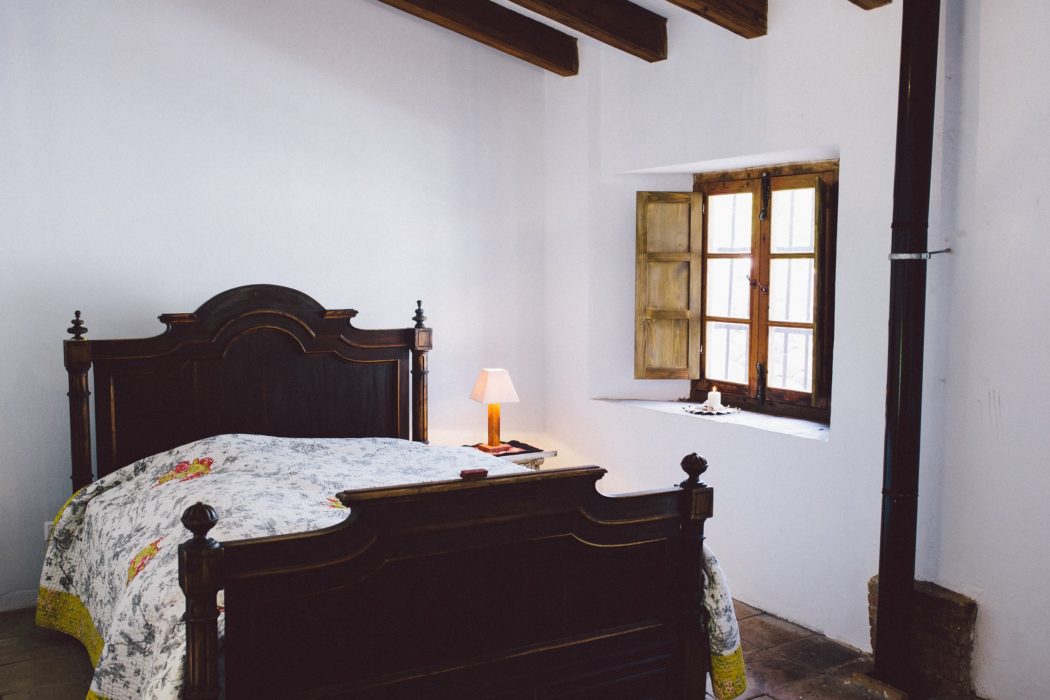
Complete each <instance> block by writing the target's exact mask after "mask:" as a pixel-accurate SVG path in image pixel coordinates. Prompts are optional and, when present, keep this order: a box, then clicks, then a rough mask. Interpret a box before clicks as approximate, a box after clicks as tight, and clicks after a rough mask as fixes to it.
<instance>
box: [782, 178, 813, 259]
mask: <svg viewBox="0 0 1050 700" xmlns="http://www.w3.org/2000/svg"><path fill="white" fill-rule="evenodd" d="M816 197H817V190H816V189H814V188H812V187H807V188H805V189H801V190H774V191H773V215H772V217H771V218H772V222H771V223H772V226H773V252H774V253H812V252H813V238H814V234H813V231H814V225H813V223H814V222H813V217H814V211H815V208H816V205H817V200H816Z"/></svg>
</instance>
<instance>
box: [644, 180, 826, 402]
mask: <svg viewBox="0 0 1050 700" xmlns="http://www.w3.org/2000/svg"><path fill="white" fill-rule="evenodd" d="M693 189H694V191H693V192H639V193H638V220H637V236H638V237H637V265H636V280H635V282H636V292H635V295H636V306H635V377H636V378H638V379H669V378H683V379H684V378H688V379H691V380H692V382H691V386H690V398H691V399H692V400H694V401H702V400H703V399H704V398H706V395H707V392H708V391H710V390H712V389H714V388H715V387H716V386H717V387H718V390H719V391H721V392H722V395H723V400H726V401H728V402H729V403H730V404H731V405H735V406H740V407H742V408H747V409H749V410H758V411H764V412H768V413H776V414H780V415H790V416H798V417H804V418H811V419H817V420H827V419H828V417H829V415H830V407H831V351H832V340H833V332H832V331H833V329H832V323H833V319H834V262H835V220H836V214H835V212H836V202H837V195H838V163H837V162H823V163H807V164H801V165H788V166H778V167H770V168H763V169H755V170H744V171H734V172H723V173H710V174H700V175H696V176H694V188H693Z"/></svg>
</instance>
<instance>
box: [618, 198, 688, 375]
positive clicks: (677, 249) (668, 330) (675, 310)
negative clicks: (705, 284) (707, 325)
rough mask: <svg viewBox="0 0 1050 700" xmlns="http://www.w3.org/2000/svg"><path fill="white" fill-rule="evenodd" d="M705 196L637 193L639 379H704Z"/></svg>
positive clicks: (636, 357) (636, 371)
mask: <svg viewBox="0 0 1050 700" xmlns="http://www.w3.org/2000/svg"><path fill="white" fill-rule="evenodd" d="M702 231H703V195H702V194H701V193H699V192H639V193H638V222H637V243H636V245H637V249H636V267H635V313H634V376H635V379H697V378H699V377H700V325H701V308H700V304H701V298H702V287H701V269H702V265H701V262H702V261H701V253H702V245H703V243H702V241H703V235H702Z"/></svg>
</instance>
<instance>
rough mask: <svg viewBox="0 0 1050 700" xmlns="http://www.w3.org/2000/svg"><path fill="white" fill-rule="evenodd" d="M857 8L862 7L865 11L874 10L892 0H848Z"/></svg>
mask: <svg viewBox="0 0 1050 700" xmlns="http://www.w3.org/2000/svg"><path fill="white" fill-rule="evenodd" d="M849 1H850V2H852V3H853V4H854V5H856V6H857V7H863V8H864V9H865V10H874V9H875V8H876V7H882V6H883V5H889V4H890V3H891V2H893V0H849Z"/></svg>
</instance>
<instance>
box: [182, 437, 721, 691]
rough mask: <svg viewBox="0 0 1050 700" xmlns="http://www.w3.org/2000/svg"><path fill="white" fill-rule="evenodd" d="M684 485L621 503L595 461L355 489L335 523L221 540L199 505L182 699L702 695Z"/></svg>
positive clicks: (698, 490) (698, 552)
mask: <svg viewBox="0 0 1050 700" xmlns="http://www.w3.org/2000/svg"><path fill="white" fill-rule="evenodd" d="M683 466H684V467H688V469H687V470H688V471H689V472H690V476H689V478H688V479H687V480H686V481H684V482H683V483H682V484H681V485H680V487H679V488H676V489H672V490H668V491H661V492H653V493H645V494H636V495H631V496H622V497H616V498H609V497H605V496H602V495H601V494H599V493H598V492H597V490H596V488H595V484H596V482H597V481H598V479H600V478H601V477H602V475H603V474H604V473H605V470H604V469H600V468H598V467H582V468H575V469H564V470H551V471H543V472H539V473H534V474H524V475H514V476H503V477H493V478H489V479H483V480H480V481H455V482H440V483H433V484H424V485H414V486H404V487H395V488H384V489H370V490H361V491H347V492H343V493H341V494H339V498H340V499H341V500H342V501H343V502H344V503H345V504H346V505H348V506H350V507H351V508H352V511H351V514H350V516H349V517H348V518H347V520H346V521H345V522H343V523H341V524H339V525H337V526H334V527H331V528H328V529H325V530H320V531H316V532H310V533H302V534H296V535H289V536H283V537H272V538H265V539H260V540H242V541H236V542H224V543H217V542H215V541H214V540H211V539H209V538H207V531H208V530H209V529H210V528H211V527H212V526H213V525H214V524H215V523H216V522H217V516H216V514H215V513H214V511H212V510H211V509H210V508H209V507H208V506H206V505H203V504H198V505H196V506H193V507H192V508H190V509H189V510H187V512H186V514H185V516H184V518H183V522H184V523H185V524H186V525H187V527H189V528H190V529H191V530H192V531H194V533H195V536H194V538H193V539H192V540H190V541H188V542H186V543H185V544H183V545H181V546H180V553H179V564H180V568H179V578H180V584H181V586H182V588H183V590H184V591H185V592H186V596H187V604H186V627H187V639H188V644H189V648H188V658H187V668H186V687H185V697H187V698H214V697H217V694H218V684H219V658H218V640H217V636H216V618H217V615H218V614H219V613H218V610H217V609H216V605H215V596H216V593H217V591H219V590H220V589H223V590H224V591H225V616H226V618H225V625H226V633H225V635H226V636H225V642H224V653H225V688H226V694H227V697H229V698H261V697H296V698H305V697H333V696H334V697H352V698H412V699H414V700H419V699H423V698H449V699H451V698H456V699H464V698H470V699H472V700H473V699H482V698H501V699H510V698H522V699H524V698H544V699H546V698H550V699H554V698H602V699H603V700H609V699H615V698H624V699H628V698H629V699H630V700H640V699H642V698H703V697H704V682H705V674H706V672H707V668H708V659H707V641H706V634H705V632H704V628H703V624H702V609H701V601H702V584H703V577H702V573H701V559H702V544H703V528H704V520H705V519H706V518H707V517H709V516H710V515H711V508H712V490H711V489H710V488H708V487H707V486H706V485H704V484H703V483H702V482H700V481H699V478H698V477H699V474H700V472H701V471H702V470H703V467H704V466H705V465H704V463H703V460H702V459H700V458H697V457H696V456H695V455H691V456H690V457H688V458H686V460H685V461H684V462H683Z"/></svg>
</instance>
